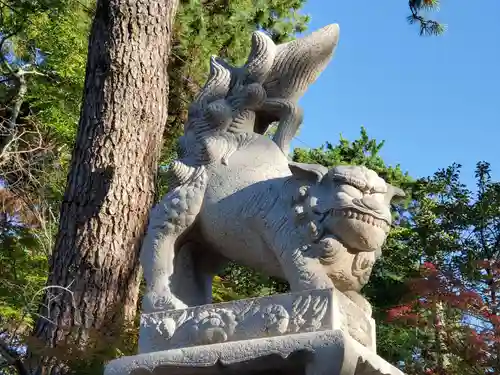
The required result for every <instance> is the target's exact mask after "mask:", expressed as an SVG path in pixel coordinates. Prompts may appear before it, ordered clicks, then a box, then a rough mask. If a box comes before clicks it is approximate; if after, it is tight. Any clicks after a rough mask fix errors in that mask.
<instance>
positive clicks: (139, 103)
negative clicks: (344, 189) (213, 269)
mask: <svg viewBox="0 0 500 375" xmlns="http://www.w3.org/2000/svg"><path fill="white" fill-rule="evenodd" d="M176 8H177V2H176V1H175V0H172V1H167V2H165V1H159V0H158V1H149V2H148V3H147V4H146V3H144V2H141V1H132V2H130V1H127V2H125V1H121V0H115V1H114V0H102V1H101V0H98V1H97V5H96V11H95V15H94V20H93V24H92V28H91V32H90V39H89V49H88V59H87V72H86V79H85V94H84V100H83V104H82V111H81V115H80V122H79V126H78V132H77V136H76V142H75V147H74V149H73V155H72V160H71V166H70V171H69V176H68V182H67V186H66V191H65V194H64V198H63V203H62V206H61V216H60V222H59V231H58V235H57V239H56V244H55V248H54V251H53V253H52V255H51V262H50V264H49V277H48V282H47V285H48V287H49V288H51V287H52V286H54V287H55V286H59V287H65V288H67V289H68V291H67V292H66V293H61V294H60V297H59V298H57V299H54V298H51V297H50V294H49V293H46V295H45V298H44V300H43V304H42V307H41V311H40V315H41V316H42V317H40V318H39V319H38V320H37V324H36V326H35V332H34V336H35V338H36V339H38V340H39V341H40V343H41V344H43V346H44V347H45V348H55V347H57V346H64V345H77V346H78V347H79V348H82V349H88V347H89V344H91V342H90V341H91V337H90V332H91V331H93V332H100V335H99V336H100V337H99V338H98V339H97V341H98V342H99V344H100V345H102V344H104V342H106V343H109V344H111V343H113V342H114V341H115V340H116V338H117V337H119V336H120V333H119V331H118V332H117V331H116V330H114V329H110V327H109V322H113V324H114V325H115V327H116V328H121V327H123V326H124V325H125V323H130V322H132V321H133V319H134V318H135V315H136V311H137V302H138V293H139V280H140V272H139V262H138V255H139V250H140V246H141V240H142V236H143V233H144V230H145V226H146V224H147V218H148V213H149V207H151V204H152V202H153V197H154V194H155V188H156V183H155V182H156V179H155V177H156V170H157V162H158V157H159V155H160V151H161V145H162V134H163V128H164V125H165V122H166V119H167V108H168V87H169V82H168V74H167V63H168V56H169V53H170V30H172V24H173V20H174V17H175V12H176ZM32 349H36V346H35V345H34V344H32ZM32 354H34V358H35V361H36V367H35V368H34V372H35V373H41V372H42V371H43V372H45V371H49V372H51V373H54V372H55V373H64V372H66V371H67V369H66V368H65V367H64V366H63V365H62V364H61V363H57V362H55V361H53V357H52V355H50V354H47V353H44V355H43V356H42V357H41V360H40V359H39V358H38V357H39V355H40V353H39V352H38V351H37V350H34V351H32ZM102 360H105V358H102ZM46 367H47V369H46Z"/></svg>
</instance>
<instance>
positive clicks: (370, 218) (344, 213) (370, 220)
mask: <svg viewBox="0 0 500 375" xmlns="http://www.w3.org/2000/svg"><path fill="white" fill-rule="evenodd" d="M331 215H332V216H337V217H344V218H347V219H354V220H360V221H362V222H364V223H367V224H370V225H373V226H374V227H378V228H381V229H382V230H383V231H384V232H386V233H388V232H389V229H390V228H391V226H390V224H389V223H388V222H387V220H385V219H379V218H377V217H375V216H374V215H372V214H369V213H366V212H360V211H358V210H355V209H352V208H342V209H340V210H338V209H333V210H331Z"/></svg>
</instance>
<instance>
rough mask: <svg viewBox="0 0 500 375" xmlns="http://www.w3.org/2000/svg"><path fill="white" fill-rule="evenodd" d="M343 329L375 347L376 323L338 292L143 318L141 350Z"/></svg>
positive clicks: (286, 296)
mask: <svg viewBox="0 0 500 375" xmlns="http://www.w3.org/2000/svg"><path fill="white" fill-rule="evenodd" d="M333 329H343V330H344V331H345V332H347V333H349V334H350V335H351V336H352V337H353V338H354V339H355V340H357V341H358V342H360V343H361V344H363V345H365V346H367V347H368V348H371V349H372V350H374V349H375V324H374V321H373V319H372V318H371V317H369V316H367V315H366V314H365V313H364V312H363V311H362V310H361V309H360V308H359V307H358V306H357V305H356V304H354V303H353V302H352V301H351V300H350V299H349V298H347V297H346V296H345V295H344V294H342V293H340V292H339V291H337V290H335V289H318V290H313V291H307V292H298V293H289V294H280V295H274V296H269V297H260V298H252V299H245V300H239V301H234V302H227V303H219V304H213V305H203V306H197V307H192V308H187V309H183V310H169V311H162V312H155V313H150V314H143V315H142V317H141V332H142V335H141V337H140V345H139V347H140V350H141V352H143V353H144V352H152V351H161V350H167V349H172V348H183V347H190V346H197V345H203V344H214V343H220V342H229V341H238V340H250V339H256V338H262V337H273V336H282V335H287V334H295V333H301V332H319V331H326V330H333Z"/></svg>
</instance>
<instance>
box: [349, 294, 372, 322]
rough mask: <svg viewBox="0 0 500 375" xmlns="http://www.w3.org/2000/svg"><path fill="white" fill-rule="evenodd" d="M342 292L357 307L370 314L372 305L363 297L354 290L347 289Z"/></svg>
mask: <svg viewBox="0 0 500 375" xmlns="http://www.w3.org/2000/svg"><path fill="white" fill-rule="evenodd" d="M344 294H345V295H346V296H347V297H348V298H349V299H350V300H351V301H352V302H354V303H355V304H356V305H358V307H359V308H360V309H361V310H363V311H364V312H365V314H366V315H368V316H372V305H371V304H370V302H368V301H367V299H366V298H365V297H363V296H362V295H361V294H359V293H358V292H355V291H347V292H344Z"/></svg>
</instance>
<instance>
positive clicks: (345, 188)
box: [338, 184, 363, 198]
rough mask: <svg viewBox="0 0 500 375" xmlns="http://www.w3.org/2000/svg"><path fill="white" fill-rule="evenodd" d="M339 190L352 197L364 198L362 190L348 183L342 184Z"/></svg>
mask: <svg viewBox="0 0 500 375" xmlns="http://www.w3.org/2000/svg"><path fill="white" fill-rule="evenodd" d="M338 192H340V193H345V194H347V195H349V196H350V197H352V198H362V197H363V193H362V192H361V190H359V189H357V188H355V187H354V186H351V185H347V184H340V185H339V188H338Z"/></svg>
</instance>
